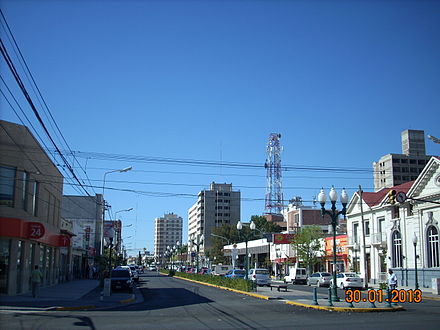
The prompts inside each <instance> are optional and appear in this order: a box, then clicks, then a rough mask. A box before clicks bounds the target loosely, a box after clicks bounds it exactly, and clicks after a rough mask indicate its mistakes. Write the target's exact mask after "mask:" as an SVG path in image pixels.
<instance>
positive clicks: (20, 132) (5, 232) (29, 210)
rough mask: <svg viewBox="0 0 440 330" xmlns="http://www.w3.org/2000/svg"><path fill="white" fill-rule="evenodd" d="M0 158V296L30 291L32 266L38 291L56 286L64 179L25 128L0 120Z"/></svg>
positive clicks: (63, 242) (64, 240)
mask: <svg viewBox="0 0 440 330" xmlns="http://www.w3.org/2000/svg"><path fill="white" fill-rule="evenodd" d="M0 154H1V155H2V157H1V159H0V181H1V185H0V293H3V294H8V295H16V294H20V293H26V292H29V291H30V290H31V287H30V273H31V270H32V269H33V268H34V266H35V265H38V266H39V268H40V270H41V271H42V273H43V277H44V278H43V282H42V285H43V286H47V285H53V284H56V283H59V282H60V274H61V273H62V272H61V268H60V252H61V251H60V248H63V247H69V246H70V235H69V234H67V233H66V227H68V225H67V224H66V227H65V228H62V227H61V217H60V205H61V198H62V194H63V179H64V178H63V176H62V175H61V173H60V171H59V170H58V168H57V167H56V165H55V164H54V163H53V162H52V160H51V158H50V157H49V156H48V155H47V154H46V152H45V151H44V150H43V148H42V147H41V145H40V144H39V143H38V141H37V140H36V139H35V137H34V136H33V135H32V133H31V132H30V131H29V130H28V129H27V128H26V127H25V126H22V125H18V124H14V123H10V122H6V121H0ZM62 230H63V231H64V232H63V231H62ZM67 230H68V228H67ZM67 253H68V252H67Z"/></svg>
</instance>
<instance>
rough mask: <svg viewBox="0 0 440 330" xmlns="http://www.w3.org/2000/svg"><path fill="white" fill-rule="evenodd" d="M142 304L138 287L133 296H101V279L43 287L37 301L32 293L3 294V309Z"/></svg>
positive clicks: (124, 294) (87, 307)
mask: <svg viewBox="0 0 440 330" xmlns="http://www.w3.org/2000/svg"><path fill="white" fill-rule="evenodd" d="M142 301H143V298H142V294H141V293H140V291H139V289H138V288H136V289H135V291H134V294H131V293H126V292H118V293H113V294H112V295H111V296H109V297H104V296H102V297H101V288H100V287H99V281H98V280H75V281H70V282H65V283H61V284H57V285H53V286H49V287H44V288H40V292H39V295H38V297H37V298H33V297H32V294H31V293H25V294H20V295H16V296H7V295H0V310H81V309H101V308H111V307H115V306H120V305H121V304H129V303H139V302H142Z"/></svg>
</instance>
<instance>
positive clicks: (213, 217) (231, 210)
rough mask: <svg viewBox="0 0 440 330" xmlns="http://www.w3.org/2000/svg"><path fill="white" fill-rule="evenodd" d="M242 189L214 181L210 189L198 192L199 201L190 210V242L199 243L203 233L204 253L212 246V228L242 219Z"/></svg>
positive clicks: (232, 223) (191, 247) (201, 246)
mask: <svg viewBox="0 0 440 330" xmlns="http://www.w3.org/2000/svg"><path fill="white" fill-rule="evenodd" d="M240 201H241V199H240V191H232V184H227V183H215V182H212V183H211V185H210V188H209V190H202V191H200V192H199V194H198V199H197V202H196V203H195V204H194V205H193V206H191V208H190V209H189V210H188V220H189V222H188V243H189V245H190V249H192V250H194V249H195V247H194V246H192V245H191V242H192V241H195V242H196V243H197V237H199V238H200V237H201V236H202V235H203V237H204V240H203V243H202V244H201V245H200V252H201V253H202V254H203V253H204V251H205V250H206V249H208V248H209V247H210V246H211V231H212V228H215V227H221V226H222V225H225V224H228V225H235V224H237V222H238V221H239V220H240Z"/></svg>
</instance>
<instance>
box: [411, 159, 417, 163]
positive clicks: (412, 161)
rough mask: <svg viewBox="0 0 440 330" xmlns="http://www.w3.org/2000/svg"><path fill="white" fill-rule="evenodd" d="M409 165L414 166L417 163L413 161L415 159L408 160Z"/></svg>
mask: <svg viewBox="0 0 440 330" xmlns="http://www.w3.org/2000/svg"><path fill="white" fill-rule="evenodd" d="M409 163H410V164H416V163H417V160H415V159H410V160H409Z"/></svg>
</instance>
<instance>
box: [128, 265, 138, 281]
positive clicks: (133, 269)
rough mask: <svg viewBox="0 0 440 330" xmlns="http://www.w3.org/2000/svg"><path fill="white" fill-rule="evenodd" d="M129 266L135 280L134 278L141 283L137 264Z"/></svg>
mask: <svg viewBox="0 0 440 330" xmlns="http://www.w3.org/2000/svg"><path fill="white" fill-rule="evenodd" d="M129 267H130V269H131V272H132V274H133V280H134V281H135V282H136V283H139V273H138V272H137V270H136V266H134V265H130V266H129Z"/></svg>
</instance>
